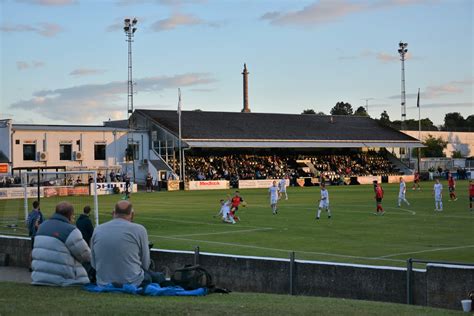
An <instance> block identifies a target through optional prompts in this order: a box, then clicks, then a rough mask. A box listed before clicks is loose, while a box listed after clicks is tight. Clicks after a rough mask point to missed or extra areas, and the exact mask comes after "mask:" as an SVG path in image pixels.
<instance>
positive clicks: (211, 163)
mask: <svg viewBox="0 0 474 316" xmlns="http://www.w3.org/2000/svg"><path fill="white" fill-rule="evenodd" d="M400 174H401V173H400V171H399V170H398V169H396V168H395V167H394V166H393V165H392V164H391V163H390V161H389V160H388V159H387V157H386V156H385V155H384V154H380V153H377V152H375V151H368V152H357V153H346V154H300V155H257V154H229V155H217V154H207V155H199V156H198V155H188V156H187V157H186V176H187V178H188V180H221V179H225V180H230V181H231V182H232V181H233V180H239V179H240V180H248V179H280V178H283V177H284V176H285V175H290V176H291V177H319V178H324V179H326V180H330V181H337V180H338V179H340V178H341V177H351V176H369V175H380V176H388V175H400Z"/></svg>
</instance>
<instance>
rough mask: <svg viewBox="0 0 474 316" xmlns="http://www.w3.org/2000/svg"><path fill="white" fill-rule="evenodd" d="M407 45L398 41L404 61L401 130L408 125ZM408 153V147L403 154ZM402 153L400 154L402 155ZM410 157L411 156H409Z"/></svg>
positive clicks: (399, 50)
mask: <svg viewBox="0 0 474 316" xmlns="http://www.w3.org/2000/svg"><path fill="white" fill-rule="evenodd" d="M407 46H408V43H403V42H402V41H400V43H398V53H399V54H400V58H401V59H400V60H401V61H402V94H401V105H402V122H401V123H402V124H401V128H400V129H401V130H402V131H403V130H405V128H406V126H405V120H406V117H407V106H406V104H407V96H406V92H405V55H406V53H407V52H408V49H407ZM406 154H407V148H405V149H404V152H403V155H404V156H405V157H406ZM401 156H402V155H400V157H401ZM408 157H410V156H408Z"/></svg>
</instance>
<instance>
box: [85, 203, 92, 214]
mask: <svg viewBox="0 0 474 316" xmlns="http://www.w3.org/2000/svg"><path fill="white" fill-rule="evenodd" d="M90 212H91V207H90V206H89V205H86V206H84V214H89V213H90Z"/></svg>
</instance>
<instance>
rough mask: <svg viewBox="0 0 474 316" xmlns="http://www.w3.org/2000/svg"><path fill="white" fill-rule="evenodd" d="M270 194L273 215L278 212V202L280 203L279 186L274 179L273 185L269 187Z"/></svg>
mask: <svg viewBox="0 0 474 316" xmlns="http://www.w3.org/2000/svg"><path fill="white" fill-rule="evenodd" d="M268 195H269V196H270V207H271V208H272V213H273V215H276V214H278V209H277V203H278V196H279V192H278V186H277V182H276V181H273V184H272V186H271V187H270V188H269V189H268Z"/></svg>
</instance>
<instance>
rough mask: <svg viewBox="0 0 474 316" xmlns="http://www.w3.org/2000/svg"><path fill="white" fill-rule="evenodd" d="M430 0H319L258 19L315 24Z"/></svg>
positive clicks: (293, 23) (269, 13)
mask: <svg viewBox="0 0 474 316" xmlns="http://www.w3.org/2000/svg"><path fill="white" fill-rule="evenodd" d="M423 2H431V1H430V0H376V1H371V2H369V1H359V2H355V1H350V0H320V1H315V2H314V3H312V4H310V5H308V6H306V7H304V8H303V9H301V10H296V11H289V12H283V11H281V12H278V11H271V12H267V13H265V14H263V15H262V16H261V17H260V19H261V20H267V21H269V22H270V24H273V25H279V26H285V25H297V26H315V25H321V24H325V23H330V22H334V21H338V20H341V19H343V18H345V17H347V16H349V15H352V14H356V13H359V12H364V11H374V10H381V9H387V8H390V7H397V6H407V5H414V4H420V3H423Z"/></svg>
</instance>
